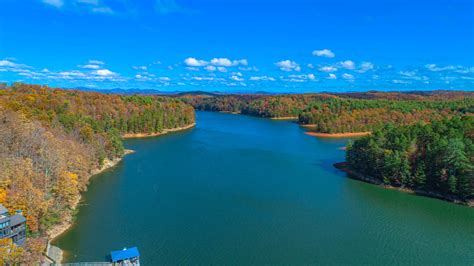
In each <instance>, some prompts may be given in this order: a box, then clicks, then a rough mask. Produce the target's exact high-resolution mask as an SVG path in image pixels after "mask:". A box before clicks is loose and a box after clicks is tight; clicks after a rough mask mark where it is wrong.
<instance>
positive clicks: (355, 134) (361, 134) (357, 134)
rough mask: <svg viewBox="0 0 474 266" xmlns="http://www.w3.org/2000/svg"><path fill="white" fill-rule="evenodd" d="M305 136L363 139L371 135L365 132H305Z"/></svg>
mask: <svg viewBox="0 0 474 266" xmlns="http://www.w3.org/2000/svg"><path fill="white" fill-rule="evenodd" d="M305 134H306V135H309V136H313V137H319V138H354V137H365V136H368V135H370V134H371V132H370V131H366V132H347V133H319V132H311V131H306V132H305Z"/></svg>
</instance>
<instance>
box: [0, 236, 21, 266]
mask: <svg viewBox="0 0 474 266" xmlns="http://www.w3.org/2000/svg"><path fill="white" fill-rule="evenodd" d="M24 253H25V250H24V249H23V248H22V247H19V246H17V245H15V244H14V243H13V241H12V240H11V239H10V238H2V239H0V265H20V264H21V263H22V258H23V255H24Z"/></svg>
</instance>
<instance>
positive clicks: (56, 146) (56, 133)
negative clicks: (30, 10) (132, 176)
mask: <svg viewBox="0 0 474 266" xmlns="http://www.w3.org/2000/svg"><path fill="white" fill-rule="evenodd" d="M192 123H194V110H193V108H192V107H191V106H190V105H187V104H185V103H183V102H182V101H180V100H178V99H173V98H166V97H154V96H119V95H105V94H100V93H93V92H79V91H73V90H61V89H52V88H49V87H46V86H38V85H27V84H13V85H12V86H10V87H6V88H3V89H0V169H1V171H0V203H1V204H3V205H4V206H6V207H7V208H8V209H9V210H11V211H14V210H16V209H21V210H23V213H24V214H25V215H26V218H27V226H28V230H29V236H30V237H29V239H30V240H29V241H30V242H31V241H36V242H35V243H36V246H38V245H40V244H38V243H39V242H38V241H37V240H38V239H44V238H43V237H44V236H45V234H46V232H47V231H48V230H49V229H51V228H52V227H53V226H55V225H57V224H59V223H61V222H64V220H65V219H67V218H68V217H70V216H71V214H72V212H73V209H74V206H75V204H76V203H77V201H78V199H79V196H80V193H81V192H82V191H84V190H85V189H86V185H87V183H88V179H89V177H90V176H91V174H92V173H93V172H95V171H97V170H98V169H100V168H101V167H102V166H103V164H104V163H105V162H107V161H111V160H114V159H116V158H120V157H121V156H122V155H123V153H124V148H123V145H122V140H121V135H122V134H125V133H156V132H161V131H163V130H165V129H171V128H176V127H182V126H186V125H189V124H192ZM32 237H35V238H34V239H33V238H32ZM43 244H44V242H43ZM31 250H32V249H30V250H29V251H31ZM39 250H41V249H39ZM29 251H28V252H29ZM21 257H22V258H28V257H33V255H31V256H21Z"/></svg>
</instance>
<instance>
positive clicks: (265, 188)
mask: <svg viewBox="0 0 474 266" xmlns="http://www.w3.org/2000/svg"><path fill="white" fill-rule="evenodd" d="M347 141H348V140H347V139H338V140H337V139H336V140H334V139H318V138H315V137H312V136H308V135H306V134H304V129H302V128H300V127H299V126H298V125H297V124H295V123H291V122H286V121H273V120H269V119H263V118H255V117H249V116H244V115H232V114H221V113H209V112H197V125H196V127H195V128H194V129H191V130H187V131H184V132H178V133H173V134H169V135H165V136H160V137H156V138H145V139H131V140H127V141H126V142H125V145H126V148H128V149H133V150H135V151H136V153H133V154H130V155H128V156H126V157H125V158H124V160H123V161H122V162H121V163H120V164H119V165H117V166H116V167H115V168H113V169H110V170H109V171H106V172H104V173H101V174H99V175H97V176H95V177H94V178H93V179H92V180H91V184H90V185H89V188H88V191H87V192H86V193H85V194H84V195H83V202H82V205H81V206H80V208H79V212H78V215H77V219H76V222H75V225H74V226H73V227H72V228H71V229H70V230H69V231H67V232H66V233H65V234H63V235H61V236H60V237H59V238H58V239H56V240H55V242H54V243H53V244H55V245H57V246H59V247H60V248H61V249H63V250H64V251H65V253H66V254H65V255H66V257H65V261H66V262H76V261H82V262H86V261H105V259H106V258H105V256H106V255H107V254H109V252H110V251H111V250H116V249H120V248H122V247H130V246H138V247H139V249H140V253H141V262H142V264H143V265H160V264H239V265H242V264H245V265H248V264H378V265H383V264H419V265H427V264H460V265H470V264H472V263H473V262H474V252H473V250H474V209H470V208H468V207H465V206H459V205H456V204H452V203H448V202H444V201H441V200H436V199H431V198H425V197H418V196H414V195H410V194H405V193H402V192H399V191H395V190H387V189H384V188H381V187H378V186H375V185H371V184H367V183H363V182H360V181H357V180H352V179H349V178H347V177H346V174H345V173H343V172H340V171H339V170H337V169H335V168H333V167H332V164H333V163H335V162H340V161H343V160H344V151H343V150H341V149H340V147H342V146H344V145H345V144H346V143H347Z"/></svg>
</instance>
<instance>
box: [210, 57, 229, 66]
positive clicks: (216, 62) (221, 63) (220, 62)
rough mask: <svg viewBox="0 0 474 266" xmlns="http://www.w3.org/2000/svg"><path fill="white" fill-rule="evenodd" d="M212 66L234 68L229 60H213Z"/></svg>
mask: <svg viewBox="0 0 474 266" xmlns="http://www.w3.org/2000/svg"><path fill="white" fill-rule="evenodd" d="M211 64H213V65H214V66H223V67H230V66H232V61H230V60H229V59H228V58H213V59H211Z"/></svg>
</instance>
